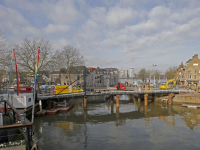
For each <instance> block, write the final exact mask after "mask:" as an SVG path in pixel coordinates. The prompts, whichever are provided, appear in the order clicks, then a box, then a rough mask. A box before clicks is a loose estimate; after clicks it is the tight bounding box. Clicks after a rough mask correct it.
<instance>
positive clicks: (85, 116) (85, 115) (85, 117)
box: [84, 110, 87, 121]
mask: <svg viewBox="0 0 200 150" xmlns="http://www.w3.org/2000/svg"><path fill="white" fill-rule="evenodd" d="M86 120H87V110H84V121H86Z"/></svg>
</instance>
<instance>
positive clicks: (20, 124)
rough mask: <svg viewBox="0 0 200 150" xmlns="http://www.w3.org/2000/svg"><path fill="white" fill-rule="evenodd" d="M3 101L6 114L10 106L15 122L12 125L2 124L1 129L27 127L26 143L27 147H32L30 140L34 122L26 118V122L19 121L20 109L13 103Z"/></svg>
mask: <svg viewBox="0 0 200 150" xmlns="http://www.w3.org/2000/svg"><path fill="white" fill-rule="evenodd" d="M0 102H1V103H4V115H6V114H8V113H9V112H7V111H8V107H9V109H11V112H12V113H10V114H11V115H12V119H13V124H11V125H5V126H0V130H3V129H4V130H10V129H25V132H26V136H25V139H26V144H27V149H30V148H31V144H30V141H31V140H32V123H31V122H30V121H29V120H28V119H27V118H25V120H24V122H17V121H18V120H19V119H20V117H21V116H20V113H19V112H18V110H17V109H16V108H15V107H13V105H12V104H11V103H10V102H9V101H6V100H1V101H0Z"/></svg>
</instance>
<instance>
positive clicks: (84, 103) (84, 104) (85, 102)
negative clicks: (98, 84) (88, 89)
mask: <svg viewBox="0 0 200 150" xmlns="http://www.w3.org/2000/svg"><path fill="white" fill-rule="evenodd" d="M83 107H84V109H87V97H86V96H84V97H83Z"/></svg>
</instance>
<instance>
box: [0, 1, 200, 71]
mask: <svg viewBox="0 0 200 150" xmlns="http://www.w3.org/2000/svg"><path fill="white" fill-rule="evenodd" d="M0 30H2V31H3V32H4V34H5V36H6V38H7V40H8V42H9V43H10V44H17V43H20V42H22V41H23V39H24V38H26V37H28V38H43V39H45V40H48V41H50V42H51V43H52V44H53V50H61V49H62V48H63V46H66V45H70V46H72V47H74V48H77V49H79V50H80V52H81V54H82V55H83V56H84V57H85V59H86V63H85V65H86V66H87V67H94V68H96V67H100V68H111V67H112V68H118V69H121V70H128V69H129V68H130V67H133V68H134V70H135V72H138V71H139V70H140V69H142V68H145V69H147V70H148V69H150V70H152V69H154V67H153V65H156V67H155V69H156V70H158V71H161V72H163V73H164V72H165V71H166V69H168V68H169V67H170V66H179V65H180V64H181V62H183V63H185V62H186V61H187V60H189V59H190V58H192V56H193V55H194V54H198V55H199V50H200V0H153V1H151V0H1V1H0ZM199 56H200V55H199Z"/></svg>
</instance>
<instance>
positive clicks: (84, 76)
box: [83, 67, 86, 96]
mask: <svg viewBox="0 0 200 150" xmlns="http://www.w3.org/2000/svg"><path fill="white" fill-rule="evenodd" d="M83 79H84V92H85V96H86V67H84V75H83Z"/></svg>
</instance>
